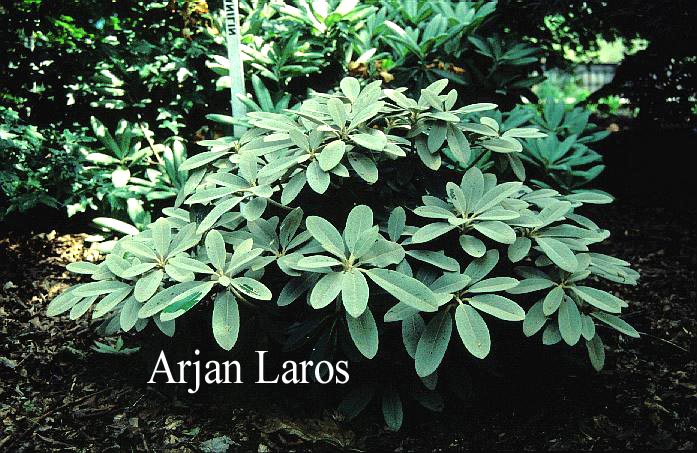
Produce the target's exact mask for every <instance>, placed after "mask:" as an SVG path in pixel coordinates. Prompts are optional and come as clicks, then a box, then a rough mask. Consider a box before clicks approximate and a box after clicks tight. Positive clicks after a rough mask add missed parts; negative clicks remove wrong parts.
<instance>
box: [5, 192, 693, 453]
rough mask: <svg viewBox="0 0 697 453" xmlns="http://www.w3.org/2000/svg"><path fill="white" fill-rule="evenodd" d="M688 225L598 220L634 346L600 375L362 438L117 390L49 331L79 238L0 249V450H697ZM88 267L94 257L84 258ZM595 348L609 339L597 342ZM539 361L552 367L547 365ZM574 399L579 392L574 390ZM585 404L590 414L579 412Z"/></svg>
mask: <svg viewBox="0 0 697 453" xmlns="http://www.w3.org/2000/svg"><path fill="white" fill-rule="evenodd" d="M694 214H695V212H688V211H685V210H684V209H682V210H677V209H675V210H671V209H665V208H656V207H655V205H652V204H649V203H646V204H640V203H638V202H636V203H629V202H626V201H622V200H620V201H618V202H617V203H616V204H614V205H613V206H611V207H602V209H598V210H597V212H596V213H595V216H594V217H593V218H594V219H597V220H598V222H599V223H600V224H602V225H603V226H606V227H609V228H610V229H611V230H612V231H613V237H612V239H611V241H610V242H609V243H608V244H607V248H608V249H609V251H611V252H613V253H615V254H617V255H618V256H620V257H622V258H624V259H627V260H629V261H631V262H632V263H635V265H636V267H637V268H638V270H639V271H640V272H641V274H642V279H641V284H640V285H639V286H637V287H617V288H614V287H613V288H612V289H613V290H615V291H616V292H617V293H618V294H619V295H621V296H622V297H623V298H625V299H626V300H628V301H629V302H630V304H631V311H630V313H629V314H628V320H629V321H631V323H632V324H633V325H634V326H635V327H636V328H637V329H638V330H639V331H641V332H642V333H643V334H644V335H643V336H642V338H641V339H640V340H631V341H630V340H629V339H624V338H619V339H617V338H616V339H614V340H609V341H607V343H608V346H609V348H608V351H607V361H606V368H605V370H604V371H603V372H602V373H600V374H599V375H597V376H595V377H593V378H592V382H591V384H590V385H588V383H587V382H586V385H584V384H583V383H584V382H585V381H587V378H586V377H584V376H569V377H568V380H567V381H568V384H566V385H565V386H563V387H562V391H561V393H559V390H558V389H557V393H554V392H552V394H554V395H555V399H554V400H553V401H548V402H546V403H545V404H541V405H540V406H539V407H540V409H539V410H537V409H536V410H535V411H534V412H535V413H534V414H532V415H531V412H530V411H519V410H516V409H515V408H509V409H506V408H498V409H497V410H495V411H477V410H476V408H475V409H471V408H470V409H468V410H470V411H471V412H469V413H468V414H464V415H463V414H461V413H460V412H462V411H459V412H458V410H457V407H448V408H447V409H446V411H445V412H444V413H443V414H439V415H430V416H428V417H425V418H423V419H422V420H421V421H420V422H419V423H418V424H415V423H409V422H407V423H406V425H405V427H404V429H403V430H402V431H401V432H399V433H390V432H387V431H385V430H384V429H383V428H382V424H381V423H380V419H379V417H375V418H370V417H368V418H367V419H366V420H364V421H362V422H361V423H360V425H359V426H357V425H351V424H346V423H342V422H341V421H340V420H339V419H338V418H336V417H335V416H334V414H333V413H331V412H324V413H318V414H314V416H313V417H314V418H312V417H309V418H308V417H305V416H304V415H303V416H297V415H296V416H294V415H293V413H292V412H288V411H287V410H286V411H284V410H281V409H279V407H278V406H276V405H273V404H270V405H268V407H266V408H264V407H256V408H250V407H235V404H234V402H233V404H231V407H232V408H228V409H227V410H225V411H217V410H216V409H215V408H211V407H208V406H207V407H203V406H202V404H201V403H199V402H197V400H196V399H195V398H186V397H176V396H172V395H165V394H163V393H161V392H160V391H158V389H155V388H151V387H147V386H145V385H144V384H143V385H137V384H134V383H133V382H132V380H129V379H128V375H129V363H131V365H130V366H133V365H132V363H134V362H129V358H128V357H125V358H124V357H115V356H108V355H104V354H99V353H97V352H95V351H93V350H92V349H91V346H92V345H93V342H94V340H95V339H96V338H97V337H96V334H95V333H94V326H91V325H90V322H89V321H88V320H86V319H85V318H83V319H82V320H79V321H77V322H74V321H70V320H68V319H67V317H61V318H57V319H55V318H48V317H46V316H45V308H46V304H47V302H48V300H50V297H52V296H54V295H55V294H56V293H57V292H58V291H59V290H60V289H62V288H64V287H66V286H67V285H69V284H71V283H73V282H74V281H73V280H71V279H72V277H71V276H69V275H68V274H67V273H66V272H65V271H64V266H65V264H66V263H68V262H70V261H75V260H78V259H83V258H84V257H85V256H87V255H90V254H91V253H93V252H91V251H90V250H88V249H87V248H86V247H85V245H84V243H83V239H84V236H82V235H60V234H56V233H41V234H33V233H28V232H13V233H11V234H3V235H2V236H0V450H8V451H22V450H29V451H33V450H37V451H51V450H61V451H63V450H80V451H84V450H87V451H91V450H93V451H94V450H98V451H120V450H130V451H134V450H138V451H149V450H155V451H162V450H173V451H180V450H183V451H226V450H227V449H228V448H237V449H243V450H252V451H260V452H261V451H271V450H286V449H299V450H307V449H314V450H329V449H334V448H347V449H359V450H361V449H373V448H375V449H377V448H380V449H389V450H392V451H411V450H417V451H422V450H444V449H449V448H474V449H483V448H491V449H519V448H522V449H546V450H547V449H550V450H559V449H594V450H599V449H620V448H622V449H624V448H628V449H635V448H660V449H694V448H695V440H696V439H697V385H696V384H697V354H695V349H696V346H697V340H696V339H697V316H695V315H696V314H697V304H696V303H695V302H696V294H697V285H696V282H697V279H696V278H695V277H696V274H697V229H696V228H695V227H697V225H696V224H695V221H694V220H693V219H695V218H697V216H695V215H694ZM92 258H94V256H92ZM605 337H606V338H609V337H611V335H606V336H605ZM549 354H555V352H550V353H549ZM581 389H582V390H581ZM588 401H592V404H589V403H588Z"/></svg>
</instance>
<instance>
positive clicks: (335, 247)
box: [305, 216, 346, 259]
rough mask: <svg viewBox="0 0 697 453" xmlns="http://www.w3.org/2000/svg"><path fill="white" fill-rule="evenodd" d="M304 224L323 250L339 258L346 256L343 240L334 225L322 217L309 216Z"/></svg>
mask: <svg viewBox="0 0 697 453" xmlns="http://www.w3.org/2000/svg"><path fill="white" fill-rule="evenodd" d="M305 226H306V227H307V230H308V231H309V232H310V234H311V235H312V237H313V238H315V240H316V241H317V242H319V244H320V245H321V246H322V248H323V249H324V250H326V251H327V252H329V253H331V254H332V255H334V256H337V257H339V258H341V259H343V258H346V255H345V247H344V240H343V238H342V237H341V234H339V232H338V231H337V229H336V228H334V225H332V224H331V223H329V222H328V221H327V220H325V219H323V218H322V217H317V216H310V217H308V218H307V219H306V220H305Z"/></svg>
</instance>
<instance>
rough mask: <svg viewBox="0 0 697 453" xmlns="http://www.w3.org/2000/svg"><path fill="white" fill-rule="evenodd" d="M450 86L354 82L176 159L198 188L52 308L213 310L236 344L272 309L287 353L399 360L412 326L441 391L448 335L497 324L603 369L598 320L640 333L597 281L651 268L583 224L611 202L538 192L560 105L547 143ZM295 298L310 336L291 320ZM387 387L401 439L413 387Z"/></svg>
mask: <svg viewBox="0 0 697 453" xmlns="http://www.w3.org/2000/svg"><path fill="white" fill-rule="evenodd" d="M447 85H448V81H447V80H437V81H436V82H434V83H432V84H430V85H429V86H427V87H426V88H424V89H423V90H421V92H420V95H419V96H418V98H412V97H410V96H409V95H408V94H406V93H405V91H404V90H403V89H399V88H397V89H383V88H382V87H381V84H380V82H379V81H375V82H371V83H365V82H364V83H361V82H360V81H359V80H357V79H355V78H344V79H343V80H341V83H340V87H339V88H338V89H337V90H336V91H335V92H333V93H330V94H316V95H315V96H313V97H311V98H310V99H308V100H306V101H305V102H303V103H302V105H300V106H299V108H297V109H296V110H286V111H284V112H282V113H270V112H252V113H249V114H248V118H247V120H248V122H249V123H250V124H251V125H252V126H253V128H251V129H250V130H248V131H247V132H245V133H244V135H242V136H241V137H239V138H236V137H231V136H224V137H219V138H216V139H214V140H204V141H201V142H199V145H202V146H204V147H206V148H207V150H205V151H203V152H201V153H198V154H196V155H193V156H192V157H189V158H188V159H187V160H186V161H185V162H184V163H182V164H181V165H180V166H179V167H178V168H179V170H180V171H181V172H188V179H186V182H185V183H183V184H182V186H181V189H180V190H179V192H178V196H177V198H176V201H175V203H174V206H172V207H169V208H166V209H164V210H163V217H161V218H160V219H158V220H157V221H155V222H154V223H152V224H150V225H149V226H148V228H147V229H145V230H144V231H142V232H140V233H137V234H132V235H127V236H125V237H123V238H121V239H120V240H118V241H117V242H116V243H115V245H114V247H113V249H112V252H111V253H110V254H108V255H107V257H106V259H105V260H104V261H103V262H101V263H99V264H94V263H88V262H79V263H73V264H70V265H69V266H68V269H69V270H70V271H72V272H75V273H79V274H85V275H87V277H88V280H87V281H86V282H85V283H80V284H77V285H75V286H73V287H72V288H70V289H68V290H67V291H65V292H63V293H62V294H61V295H59V296H58V297H57V298H55V299H54V300H53V301H52V302H51V303H50V305H49V307H48V314H49V315H52V316H55V315H60V314H62V313H68V314H69V316H70V317H71V318H73V319H75V318H78V317H80V316H83V315H85V314H86V313H88V312H90V309H91V316H92V317H93V318H104V319H105V324H106V328H107V331H111V332H115V331H118V330H123V331H131V330H133V329H135V330H141V329H143V328H144V327H145V326H146V325H147V324H148V323H149V322H154V323H155V324H156V325H157V327H159V328H160V330H162V331H163V332H164V333H165V334H167V335H173V334H174V332H175V325H176V322H177V319H178V318H179V317H181V316H185V315H186V314H187V312H189V311H190V310H193V309H196V310H207V311H208V312H209V313H210V319H211V329H212V333H213V336H214V338H215V340H216V341H217V343H218V345H220V347H221V348H224V349H226V350H230V349H231V348H233V347H234V346H235V343H236V342H237V339H238V336H239V335H240V334H243V333H244V331H245V329H247V328H249V326H248V325H247V324H245V322H244V320H245V318H244V315H245V314H247V315H249V314H250V313H252V314H253V313H254V312H257V311H262V310H263V311H267V310H268V309H270V308H271V307H273V306H276V310H278V312H279V314H280V318H281V319H285V320H286V321H287V324H288V328H289V333H290V334H289V335H288V337H287V339H286V341H287V344H286V348H288V349H292V348H294V347H297V346H298V343H302V341H303V340H300V339H299V338H300V337H303V338H308V337H312V338H315V339H318V342H319V343H322V344H324V345H325V346H326V348H328V349H332V348H336V347H337V346H336V345H337V341H336V339H337V338H339V337H342V338H349V339H350V342H351V343H352V344H353V346H352V348H353V350H354V351H357V352H358V354H359V356H358V357H360V356H363V357H364V359H374V358H375V357H376V356H377V355H379V354H381V353H382V354H385V355H389V354H392V353H394V352H395V351H393V350H391V349H390V348H393V347H394V345H393V344H391V343H389V342H388V343H384V338H385V334H386V332H388V331H391V330H393V329H396V330H397V331H399V330H400V329H401V335H402V339H403V348H404V349H405V350H406V352H407V353H408V355H409V357H411V358H412V359H413V361H414V366H413V368H414V372H415V373H416V375H418V377H419V378H421V379H422V381H423V383H424V385H425V386H426V388H427V389H430V390H433V388H435V376H436V374H435V373H436V372H437V370H438V368H439V366H440V365H441V362H442V360H443V358H444V355H445V354H446V351H447V349H448V346H449V344H451V343H462V344H461V345H460V344H457V346H455V345H453V347H461V348H464V349H465V350H466V351H468V352H469V354H471V355H472V356H474V357H476V358H484V357H486V356H487V355H488V354H489V352H490V349H491V344H492V341H496V339H495V338H492V337H491V335H490V331H489V326H490V325H492V324H494V323H498V322H506V323H520V325H521V329H522V330H523V332H524V334H525V335H526V336H539V337H540V338H541V341H542V342H543V343H544V344H555V343H560V342H563V343H566V344H568V345H569V346H575V345H578V344H579V343H581V344H583V345H585V347H586V348H587V351H588V356H589V357H590V361H591V363H592V365H593V367H595V368H596V369H598V370H599V369H601V368H602V366H603V363H604V358H605V352H604V347H603V342H602V340H601V338H600V334H601V333H605V331H602V330H601V329H598V328H597V327H599V326H604V327H610V328H612V329H614V330H616V331H619V332H620V333H622V334H624V335H628V336H631V337H636V336H638V333H637V331H636V330H634V328H632V327H631V326H630V325H629V324H627V323H626V322H625V321H623V320H622V319H621V318H620V317H619V315H620V314H621V313H622V311H623V309H625V308H626V307H627V304H626V303H625V302H624V301H622V300H621V299H619V298H617V297H616V296H614V295H612V294H611V293H610V292H607V291H605V290H602V289H600V288H598V284H599V282H600V281H601V280H608V281H611V282H614V283H622V284H630V285H631V284H634V283H635V282H636V280H637V278H638V274H637V273H636V272H635V271H634V270H632V269H631V268H630V267H629V263H627V262H625V261H623V260H621V259H618V258H614V257H611V256H607V255H604V254H601V253H597V252H594V251H593V246H594V245H595V244H597V243H599V242H601V241H603V240H605V239H606V238H607V237H608V236H609V234H610V233H609V232H608V231H606V230H603V229H602V228H600V227H599V226H598V225H596V224H595V223H594V222H593V221H592V220H591V219H589V218H587V217H585V216H584V215H583V214H582V213H581V212H582V211H583V206H584V205H585V204H589V203H599V202H607V201H608V200H607V197H602V196H599V195H598V194H596V193H594V192H590V191H582V190H577V191H574V192H572V193H569V192H560V191H557V190H555V189H552V188H550V187H539V186H535V185H531V184H527V183H526V182H525V181H524V177H525V165H527V163H529V162H530V163H534V156H536V155H535V154H534V153H532V152H528V153H527V154H526V153H525V152H524V149H525V146H527V145H526V143H528V141H530V142H533V143H535V142H534V140H538V141H537V142H536V143H545V140H549V139H550V138H552V137H554V135H552V134H551V132H553V131H554V130H555V129H556V126H558V125H559V123H560V121H561V120H560V119H559V118H557V117H558V116H559V115H560V114H559V113H558V112H557V113H554V112H552V113H549V112H547V110H550V109H552V108H550V109H545V116H544V121H546V123H545V124H546V125H547V126H548V127H545V124H540V125H541V126H542V127H543V128H544V129H546V130H547V131H548V132H549V133H550V135H549V136H548V137H546V138H543V137H544V136H545V134H544V133H542V132H540V131H539V130H538V129H537V128H535V127H530V126H527V125H526V124H523V123H525V122H520V121H519V122H518V124H516V125H515V127H506V126H505V121H504V122H501V121H497V120H496V119H495V118H496V117H499V118H500V116H501V115H500V114H497V113H496V112H495V111H494V109H495V107H496V106H495V105H493V104H481V103H480V104H473V105H460V106H458V105H459V104H458V99H457V97H458V96H457V92H456V91H455V90H452V89H451V90H448V86H447ZM550 111H551V110H550ZM567 115H568V114H567ZM562 116H563V115H562ZM581 122H582V121H580V120H579V123H581ZM552 123H554V124H552ZM584 124H585V123H584ZM578 127H580V128H581V129H583V128H582V127H581V126H578ZM572 132H577V131H572ZM538 146H539V145H538ZM113 151H114V153H116V152H117V150H116V149H113ZM483 156H487V157H486V158H483ZM482 168H484V170H482ZM511 168H513V171H511ZM182 174H183V173H182ZM289 306H292V307H296V308H295V309H294V310H295V311H294V313H296V314H297V316H300V317H301V318H300V320H301V322H304V323H305V324H302V325H303V327H302V328H300V330H302V332H301V333H298V332H294V330H298V327H297V325H295V324H293V320H291V317H284V313H287V310H293V309H292V308H290V307H289ZM241 308H243V309H241ZM298 313H299V314H298ZM291 324H292V325H291ZM319 343H318V344H319ZM383 343H384V344H383ZM332 345H333V346H332ZM401 347H402V346H401V345H400V348H401ZM316 349H317V348H316ZM349 355H350V356H351V357H355V358H358V357H357V356H355V355H351V354H349ZM380 392H381V393H380V394H381V398H382V405H383V412H384V414H385V417H386V421H387V423H388V425H389V426H390V427H392V428H398V427H399V425H400V424H401V420H402V402H401V399H400V396H399V393H398V392H397V390H396V389H395V388H393V387H388V388H386V389H382V390H380ZM375 393H376V390H375V389H357V390H356V391H355V392H354V393H352V394H351V395H349V397H348V399H347V400H346V401H345V402H344V403H343V404H342V407H343V408H344V409H345V410H346V412H347V413H349V414H352V415H355V414H356V413H357V412H360V410H362V408H364V407H365V406H366V404H367V401H369V400H370V399H371V398H372V397H373V395H374V394H375ZM421 402H422V404H424V405H425V406H427V407H431V408H437V407H438V406H439V404H438V402H437V401H436V400H433V398H432V397H430V399H429V398H426V397H422V398H421Z"/></svg>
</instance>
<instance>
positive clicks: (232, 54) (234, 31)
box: [223, 0, 247, 137]
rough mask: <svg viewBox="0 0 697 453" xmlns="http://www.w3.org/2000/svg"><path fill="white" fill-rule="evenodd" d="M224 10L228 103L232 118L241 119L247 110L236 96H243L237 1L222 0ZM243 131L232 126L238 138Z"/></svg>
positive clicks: (239, 127)
mask: <svg viewBox="0 0 697 453" xmlns="http://www.w3.org/2000/svg"><path fill="white" fill-rule="evenodd" d="M223 8H224V10H225V28H226V31H227V58H228V60H229V61H230V97H231V99H230V101H231V104H232V116H233V117H234V118H242V117H243V116H244V115H245V114H246V113H247V108H246V107H245V105H244V104H243V103H242V101H240V100H239V98H238V95H240V96H245V95H246V92H245V88H244V72H243V68H242V52H241V51H240V16H239V13H238V9H237V0H223ZM245 130H247V128H246V127H244V126H238V125H235V126H233V133H234V134H235V135H236V136H238V137H239V136H240V135H241V134H242V133H243V132H244V131H245Z"/></svg>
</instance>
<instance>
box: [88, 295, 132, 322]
mask: <svg viewBox="0 0 697 453" xmlns="http://www.w3.org/2000/svg"><path fill="white" fill-rule="evenodd" d="M129 294H131V288H124V289H120V290H118V291H114V292H113V293H110V294H107V295H106V296H104V297H103V298H102V300H100V301H99V303H98V304H97V305H95V306H94V310H93V311H92V318H93V319H97V318H101V317H102V316H104V315H105V314H107V313H108V312H110V311H111V310H112V309H113V308H114V307H116V306H117V305H118V304H119V303H120V302H121V301H122V300H124V299H125V298H126V297H128V295H129Z"/></svg>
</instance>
